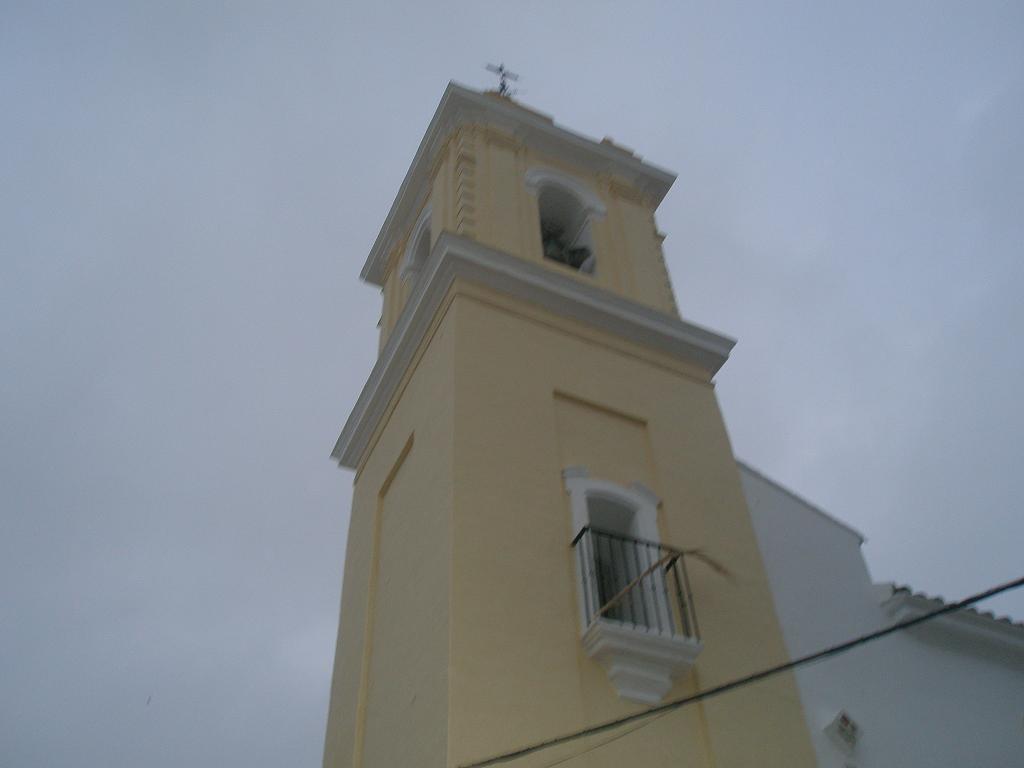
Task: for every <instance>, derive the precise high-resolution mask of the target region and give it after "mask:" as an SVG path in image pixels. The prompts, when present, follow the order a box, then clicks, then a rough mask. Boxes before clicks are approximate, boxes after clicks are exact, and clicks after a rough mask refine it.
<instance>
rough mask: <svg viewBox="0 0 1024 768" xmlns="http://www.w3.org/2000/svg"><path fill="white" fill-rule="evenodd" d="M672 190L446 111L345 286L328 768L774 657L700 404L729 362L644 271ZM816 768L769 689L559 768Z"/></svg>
mask: <svg viewBox="0 0 1024 768" xmlns="http://www.w3.org/2000/svg"><path fill="white" fill-rule="evenodd" d="M673 181H674V176H673V175H672V174H671V173H668V172H667V171H664V170H662V169H660V168H657V167H655V166H653V165H650V164H648V163H646V162H643V161H642V160H641V159H640V158H639V157H637V156H636V155H635V154H634V153H632V152H631V151H629V150H628V149H625V148H623V147H620V146H618V145H617V144H614V143H613V142H611V141H609V140H607V139H605V140H604V141H600V142H597V141H593V140H591V139H588V138H585V137H583V136H581V135H579V134H576V133H573V132H571V131H568V130H566V129H564V128H562V127H560V126H559V125H557V124H555V123H554V122H553V121H552V120H551V119H550V118H549V117H547V116H545V115H542V114H539V113H537V112H535V111H533V110H530V109H528V108H526V107H523V106H522V105H520V104H518V103H517V102H514V101H512V100H511V99H509V98H507V97H505V96H501V95H498V94H494V93H478V92H475V91H471V90H468V89H466V88H463V87H460V86H457V85H454V84H452V85H449V87H448V88H447V90H446V91H445V93H444V96H443V97H442V99H441V103H440V105H439V106H438V108H437V111H436V112H435V114H434V117H433V119H432V120H431V122H430V125H429V126H428V128H427V132H426V135H425V136H424V138H423V140H422V142H421V143H420V146H419V149H418V151H417V153H416V156H415V158H414V159H413V162H412V166H411V167H410V169H409V171H408V173H407V175H406V177H405V180H404V181H403V183H402V186H401V188H400V189H399V191H398V195H397V197H396V199H395V202H394V204H393V205H392V207H391V210H390V212H389V213H388V215H387V218H386V220H385V222H384V225H383V227H382V228H381V231H380V234H379V235H378V237H377V240H376V242H375V243H374V245H373V248H372V249H371V251H370V254H369V257H368V258H367V260H366V263H365V265H364V267H363V270H362V274H361V277H362V278H363V279H364V280H366V281H368V282H370V283H372V284H374V285H377V286H379V287H380V288H381V290H382V294H383V301H384V306H383V312H382V316H381V322H380V354H379V358H378V360H377V363H376V365H375V366H374V368H373V370H372V371H371V373H370V376H369V379H368V380H367V383H366V385H365V386H364V388H363V391H362V393H361V394H360V396H359V399H358V400H357V402H356V404H355V407H354V408H353V410H352V413H351V415H350V416H349V418H348V421H347V422H346V423H345V426H344V428H343V429H342V432H341V436H340V437H339V439H338V442H337V445H336V447H335V449H334V453H333V457H334V458H335V459H336V460H337V461H338V462H339V463H340V464H341V466H343V467H346V468H349V469H352V470H354V471H355V479H354V491H353V500H352V513H351V522H350V528H349V536H348V546H347V552H346V555H345V576H344V586H343V594H342V602H341V619H340V625H339V633H338V647H337V654H336V659H335V667H334V677H333V683H332V688H331V698H330V711H329V716H328V724H327V738H326V747H325V754H324V765H325V768H342V767H344V768H348V767H349V766H352V767H353V768H391V767H392V766H437V767H438V768H442V767H444V768H456V767H457V766H463V765H469V764H473V763H475V762H478V761H481V760H484V759H486V758H489V757H492V756H497V755H500V754H502V753H506V752H510V751H513V750H516V749H518V748H521V747H523V746H525V745H528V744H532V743H535V742H539V741H543V740H546V739H550V738H552V737H555V736H559V735H562V734H565V733H569V732H573V731H577V730H580V729H583V728H586V727H588V726H591V725H594V724H597V723H601V722H604V721H607V720H611V719H614V718H616V717H621V716H623V715H627V714H630V713H633V712H637V711H642V710H643V709H645V708H647V707H649V706H651V705H652V704H656V703H658V702H661V701H664V700H667V699H669V698H673V697H681V696H685V695H688V694H691V693H694V692H696V691H698V690H702V689H706V688H709V687H712V686H715V685H718V684H721V683H723V682H726V681H729V680H732V679H735V678H738V677H741V676H743V675H745V674H749V673H751V672H755V671H759V670H761V669H764V668H766V667H769V666H771V665H774V664H777V663H779V662H780V661H783V660H784V659H785V656H786V653H785V648H784V645H783V640H782V636H781V632H780V629H779V625H778V620H777V618H776V615H775V612H774V607H773V603H772V596H771V592H770V590H769V585H768V580H767V577H766V575H765V572H764V567H763V565H762V562H761V557H760V554H759V552H758V548H757V543H756V540H755V537H754V532H753V528H752V525H751V521H750V516H749V513H748V511H747V508H746V503H745V501H744V496H743V492H742V489H741V486H740V477H739V473H738V470H737V466H736V462H735V460H734V458H733V455H732V449H731V446H730V444H729V440H728V437H727V435H726V431H725V426H724V423H723V420H722V416H721V413H720V411H719V407H718V403H717V400H716V397H715V392H714V387H713V377H714V376H715V374H716V373H717V371H718V370H719V368H720V367H721V366H722V365H723V364H724V363H725V361H726V359H727V357H728V355H729V352H730V350H731V348H732V346H733V342H732V341H731V340H729V339H727V338H725V337H723V336H721V335H719V334H717V333H714V332H712V331H709V330H707V329H704V328H702V327H700V326H697V325H694V324H692V323H690V322H688V321H685V320H683V319H681V318H680V315H679V311H678V309H677V306H676V302H675V297H674V294H673V291H672V287H671V283H670V281H669V277H668V273H667V271H666V268H665V263H664V260H663V258H662V249H661V244H662V239H663V236H662V235H661V234H660V233H659V232H658V230H657V227H656V225H655V220H654V213H655V210H656V208H657V207H658V205H659V203H660V202H661V200H662V198H663V197H664V196H665V194H666V193H667V192H668V189H669V187H670V186H671V184H672V183H673ZM694 549H700V550H701V551H702V552H704V553H707V554H708V555H710V556H711V557H713V559H714V561H713V562H712V563H711V565H712V566H724V569H726V570H727V571H728V572H729V577H728V578H726V577H724V576H723V575H722V574H721V573H720V572H719V570H721V569H719V570H716V568H715V567H709V563H708V559H707V558H704V559H702V558H701V556H700V553H694V552H693V550H694ZM622 730H624V729H622ZM614 733H616V732H611V735H613V734H614ZM597 740H600V737H598V738H597ZM597 740H595V738H590V739H586V740H581V741H578V742H575V743H573V744H567V745H563V746H559V747H556V748H553V749H551V750H550V751H547V752H544V753H539V754H534V755H531V756H529V757H526V758H519V759H516V760H512V761H510V762H508V763H504V764H506V765H511V766H524V767H525V766H544V765H547V764H548V763H550V762H553V761H554V760H556V759H561V758H563V757H568V756H569V755H571V754H574V753H575V752H578V751H581V750H583V749H585V748H588V747H592V746H595V745H596V744H597ZM813 759H814V758H813V751H812V748H811V744H810V740H809V737H808V734H807V732H806V726H805V724H804V717H803V712H802V709H801V704H800V700H799V697H798V694H797V689H796V686H795V684H794V682H793V680H792V678H791V677H789V676H788V675H779V676H777V677H774V678H771V679H769V680H766V681H763V682H761V683H758V684H757V685H753V686H749V687H747V688H743V689H739V690H736V691H735V692H732V693H728V694H725V695H723V696H720V697H717V698H715V699H709V700H706V701H704V702H701V703H698V704H694V705H692V706H688V707H685V708H683V709H679V710H675V711H672V712H671V713H669V714H668V715H665V716H663V717H659V718H658V719H657V720H652V721H651V722H650V724H649V725H646V726H645V727H643V728H640V729H639V730H637V731H636V732H634V733H631V734H629V735H627V736H624V737H623V738H621V739H618V740H616V741H614V742H613V743H609V744H607V745H605V746H601V747H598V748H595V749H593V750H591V751H589V752H587V753H586V757H581V758H580V762H579V765H587V766H618V765H637V766H678V765H687V766H714V767H715V768H725V767H726V766H736V767H737V768H738V767H739V766H749V765H758V766H787V767H788V766H800V765H812V764H813Z"/></svg>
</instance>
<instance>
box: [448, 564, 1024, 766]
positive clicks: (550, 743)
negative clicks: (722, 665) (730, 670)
mask: <svg viewBox="0 0 1024 768" xmlns="http://www.w3.org/2000/svg"><path fill="white" fill-rule="evenodd" d="M1021 586H1024V576H1022V577H1020V578H1019V579H1014V580H1013V581H1009V582H1006V583H1005V584H1000V585H999V586H996V587H992V588H991V589H987V590H985V591H984V592H979V593H977V594H975V595H971V596H970V597H966V598H964V599H963V600H960V601H959V602H956V603H950V604H948V605H944V606H942V607H941V608H937V609H936V610H934V611H930V612H929V613H924V614H921V615H920V616H915V617H914V618H912V619H907V620H906V621H901V622H897V623H896V624H893V625H892V626H889V627H886V628H884V629H879V630H877V631H875V632H870V633H868V634H866V635H860V636H859V637H855V638H854V639H852V640H847V641H846V642H844V643H839V644H838V645H833V646H830V647H828V648H825V649H823V650H821V651H817V652H815V653H811V654H808V655H806V656H801V657H800V658H799V659H794V660H793V661H787V662H785V663H784V664H778V665H776V666H774V667H769V668H768V669H764V670H762V671H760V672H755V673H754V674H752V675H747V676H746V677H741V678H738V679H736V680H730V681H729V682H727V683H722V684H721V685H716V686H714V687H713V688H708V689H706V690H703V691H698V692H697V693H695V694H692V695H690V696H684V697H683V698H681V699H674V700H673V701H668V702H665V703H664V704H659V705H658V706H656V707H651V708H650V709H646V710H644V711H642V712H634V713H633V714H632V715H626V716H625V717H620V718H617V719H615V720H609V721H607V722H604V723H599V724H598V725H592V726H590V727H589V728H584V729H582V730H579V731H575V732H573V733H567V734H564V735H562V736H556V737H554V738H551V739H547V740H545V741H538V742H536V743H534V744H530V745H528V746H525V747H520V748H519V749H515V750H513V751H511V752H505V753H503V754H500V755H495V756H493V757H488V758H485V759H483V760H478V761H477V762H474V763H465V764H463V765H462V766H460V767H459V768H485V767H486V766H490V765H497V764H498V763H505V762H508V761H509V760H515V759H517V758H520V757H525V756H526V755H529V754H532V753H534V752H539V751H540V750H542V749H548V748H550V747H554V746H556V745H558V744H564V743H565V742H568V741H575V740H576V739H582V738H584V737H585V736H593V735H595V734H598V733H602V732H604V731H607V730H610V729H612V728H616V727H618V726H620V725H625V724H626V723H631V722H634V721H636V720H646V718H649V717H652V716H653V715H660V714H667V713H668V712H669V711H671V710H675V709H679V708H680V707H683V706H685V705H687V704H692V703H694V702H697V701H702V700H704V699H707V698H710V697H712V696H717V695H718V694H720V693H725V692H726V691H731V690H733V689H735V688H740V687H742V686H745V685H750V684H751V683H756V682H758V681H760V680H764V679H765V678H767V677H771V676H773V675H777V674H779V673H780V672H786V671H788V670H791V669H795V668H796V667H800V666H803V665H804V664H810V663H812V662H815V661H820V660H822V659H825V658H828V657H829V656H835V655H836V654H839V653H843V652H844V651H848V650H850V649H851V648H855V647H857V646H858V645H864V644H865V643H869V642H871V641H872V640H878V639H880V638H882V637H885V636H886V635H891V634H892V633H894V632H899V631H900V630H903V629H907V628H908V627H913V626H916V625H918V624H923V623H924V622H926V621H931V620H932V619H934V618H937V617H938V616H943V615H945V614H947V613H953V612H954V611H959V610H961V609H963V608H967V607H968V606H971V605H973V604H974V603H978V602H981V601H982V600H986V599H988V598H990V597H994V596H996V595H998V594H1001V593H1003V592H1008V591H1010V590H1012V589H1017V588H1019V587H1021ZM650 722H653V720H648V721H646V722H644V723H642V724H641V725H638V726H637V727H636V728H631V729H630V730H628V731H626V732H625V733H622V734H619V736H625V735H627V734H629V733H632V732H633V731H635V730H638V729H640V728H642V727H643V726H644V725H647V724H648V723H650ZM619 736H617V737H616V738H618V737H619ZM614 740H615V739H609V740H608V741H609V742H611V741H614ZM604 743H607V742H602V744H604ZM598 746H601V744H597V745H595V746H594V747H592V748H596V747H598ZM587 751H589V749H587V750H584V752H587ZM578 754H583V753H582V752H581V753H578ZM574 756H575V755H574ZM568 759H570V758H566V760H568ZM560 762H565V760H562V761H560ZM552 765H557V763H553V764H552Z"/></svg>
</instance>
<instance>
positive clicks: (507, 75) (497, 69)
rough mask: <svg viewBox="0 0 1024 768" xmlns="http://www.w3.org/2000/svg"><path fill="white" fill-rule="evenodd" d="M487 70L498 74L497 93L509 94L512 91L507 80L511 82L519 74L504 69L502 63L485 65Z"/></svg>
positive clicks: (500, 94)
mask: <svg viewBox="0 0 1024 768" xmlns="http://www.w3.org/2000/svg"><path fill="white" fill-rule="evenodd" d="M487 71H488V72H493V73H494V74H496V75H497V76H498V95H499V96H511V95H512V93H513V91H512V89H511V88H509V87H508V81H509V80H511V81H512V82H513V83H514V82H516V81H517V80H518V79H519V75H517V74H516V73H515V72H511V71H509V70H507V69H505V65H504V64H499V65H498V66H494V65H493V64H488V65H487Z"/></svg>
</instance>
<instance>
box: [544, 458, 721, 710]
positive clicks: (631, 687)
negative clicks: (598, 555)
mask: <svg viewBox="0 0 1024 768" xmlns="http://www.w3.org/2000/svg"><path fill="white" fill-rule="evenodd" d="M562 477H563V479H564V482H565V489H566V491H567V492H568V494H569V499H570V502H569V504H570V508H571V510H572V514H571V530H570V532H571V536H572V539H571V540H575V539H576V536H577V535H578V534H579V533H580V531H581V530H582V529H583V528H584V527H586V526H588V525H590V505H589V503H588V502H589V500H590V499H592V498H602V499H606V500H610V501H613V502H615V503H618V504H621V505H623V506H626V507H629V508H630V509H631V510H632V512H633V514H634V516H635V517H634V518H633V519H634V521H635V523H636V533H637V538H642V539H646V540H648V541H651V542H655V543H659V544H660V543H661V537H660V535H659V533H658V507H659V506H660V504H661V500H660V499H659V498H658V496H657V494H655V493H654V492H653V491H652V490H651V489H650V488H648V487H647V486H645V485H643V484H642V483H632V484H631V485H629V486H628V487H627V486H623V485H619V484H618V483H613V482H610V481H608V480H600V479H597V478H592V477H590V474H589V472H587V469H586V467H567V468H566V469H564V470H563V471H562ZM577 546H579V544H577ZM573 561H574V562H575V564H576V587H577V595H578V596H579V600H578V601H577V603H578V605H579V609H580V627H581V632H582V636H581V642H582V646H583V651H584V653H586V655H587V656H588V657H590V658H591V659H593V660H594V661H596V662H598V663H599V664H601V666H603V667H604V668H605V671H606V672H607V673H608V679H609V681H610V682H611V684H612V687H613V688H614V689H615V691H616V692H617V693H618V695H619V696H620V697H622V698H625V699H630V700H632V701H639V702H642V703H644V704H657V703H658V702H659V701H662V700H663V699H664V698H665V696H666V695H667V694H668V692H669V691H670V690H671V688H672V681H673V679H675V678H677V677H679V676H680V675H682V674H684V673H685V672H686V671H687V670H688V669H690V667H692V666H693V664H694V662H695V661H696V659H697V656H698V655H699V654H700V652H701V650H702V648H703V647H704V646H703V645H702V644H701V642H700V641H698V640H696V639H695V638H690V637H683V636H681V635H674V634H671V633H670V632H669V633H666V632H658V631H656V630H652V629H651V628H650V627H641V626H635V625H632V624H626V623H623V622H621V621H617V620H614V619H607V618H597V619H595V620H594V621H592V622H590V623H589V624H588V623H587V616H588V615H593V614H594V613H596V611H597V610H599V609H600V606H594V605H591V610H590V611H589V612H588V610H587V606H586V605H585V604H584V600H585V597H584V595H587V594H589V595H593V596H594V597H592V598H591V601H592V603H593V602H594V601H596V600H597V598H596V594H597V590H596V585H595V587H594V588H593V589H589V590H588V591H584V589H583V579H584V574H583V566H582V561H583V558H582V557H581V556H580V555H579V553H577V552H575V551H574V552H573ZM665 608H666V609H668V606H665Z"/></svg>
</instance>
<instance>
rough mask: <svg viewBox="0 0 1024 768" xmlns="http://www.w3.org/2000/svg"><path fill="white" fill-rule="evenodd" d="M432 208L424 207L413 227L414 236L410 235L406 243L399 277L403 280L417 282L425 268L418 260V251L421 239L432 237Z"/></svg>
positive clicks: (428, 247)
mask: <svg viewBox="0 0 1024 768" xmlns="http://www.w3.org/2000/svg"><path fill="white" fill-rule="evenodd" d="M430 216H431V211H430V206H429V205H425V206H423V210H422V211H421V212H420V215H419V217H418V218H417V219H416V223H415V224H414V225H413V227H412V234H410V235H409V239H408V240H407V241H406V243H405V253H404V254H403V255H402V268H401V270H400V271H399V273H398V276H399V277H400V278H401V279H402V280H409V279H412V280H415V279H416V275H418V274H419V272H420V270H421V269H422V268H423V264H422V263H421V261H422V260H417V258H416V251H417V250H418V246H419V244H420V238H422V237H423V235H424V234H426V236H427V237H430V236H431V232H430ZM427 251H428V253H429V251H430V243H427Z"/></svg>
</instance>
